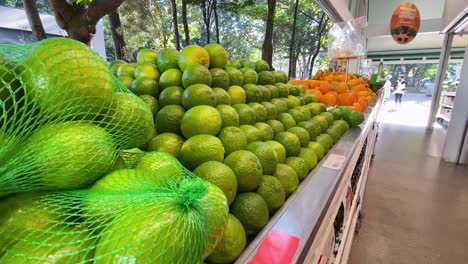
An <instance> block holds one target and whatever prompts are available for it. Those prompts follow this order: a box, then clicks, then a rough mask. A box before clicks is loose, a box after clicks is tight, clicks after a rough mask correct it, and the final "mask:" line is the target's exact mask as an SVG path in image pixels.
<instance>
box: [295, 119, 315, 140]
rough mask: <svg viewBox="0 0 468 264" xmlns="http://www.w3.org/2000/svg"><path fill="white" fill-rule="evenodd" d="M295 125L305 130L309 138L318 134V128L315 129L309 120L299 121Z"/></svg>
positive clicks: (313, 138) (312, 138) (313, 137)
mask: <svg viewBox="0 0 468 264" xmlns="http://www.w3.org/2000/svg"><path fill="white" fill-rule="evenodd" d="M297 126H298V127H302V128H304V129H305V130H307V132H308V133H309V137H310V140H315V139H316V138H317V136H318V135H320V129H319V130H318V131H317V130H316V127H315V126H314V125H313V124H312V123H311V122H310V121H303V122H299V123H297Z"/></svg>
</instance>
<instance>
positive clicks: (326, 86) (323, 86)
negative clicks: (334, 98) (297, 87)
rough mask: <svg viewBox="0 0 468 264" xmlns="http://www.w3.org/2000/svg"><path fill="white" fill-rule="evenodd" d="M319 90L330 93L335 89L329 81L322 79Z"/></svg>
mask: <svg viewBox="0 0 468 264" xmlns="http://www.w3.org/2000/svg"><path fill="white" fill-rule="evenodd" d="M319 90H320V92H322V94H326V93H328V92H330V91H333V88H332V87H331V85H330V83H329V82H326V81H322V82H320V88H319Z"/></svg>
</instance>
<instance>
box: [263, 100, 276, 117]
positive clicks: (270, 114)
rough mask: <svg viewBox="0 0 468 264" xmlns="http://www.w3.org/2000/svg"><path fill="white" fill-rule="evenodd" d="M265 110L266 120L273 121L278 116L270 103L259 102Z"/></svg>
mask: <svg viewBox="0 0 468 264" xmlns="http://www.w3.org/2000/svg"><path fill="white" fill-rule="evenodd" d="M261 104H262V105H263V107H265V110H266V111H267V117H266V120H274V119H276V117H277V116H278V110H277V109H276V107H275V105H274V104H272V103H270V102H261Z"/></svg>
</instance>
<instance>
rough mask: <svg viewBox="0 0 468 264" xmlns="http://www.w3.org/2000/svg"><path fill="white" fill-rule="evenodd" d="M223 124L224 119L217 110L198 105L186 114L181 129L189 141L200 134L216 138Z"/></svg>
mask: <svg viewBox="0 0 468 264" xmlns="http://www.w3.org/2000/svg"><path fill="white" fill-rule="evenodd" d="M222 124H223V119H222V118H221V114H220V113H219V112H218V110H216V108H214V107H212V106H208V105H198V106H195V107H193V108H190V109H189V110H187V112H185V114H184V116H183V117H182V121H181V123H180V129H181V131H182V134H183V135H184V137H185V138H187V139H188V138H190V137H193V136H195V135H200V134H208V135H213V136H216V135H217V134H218V133H219V131H220V130H221V126H222Z"/></svg>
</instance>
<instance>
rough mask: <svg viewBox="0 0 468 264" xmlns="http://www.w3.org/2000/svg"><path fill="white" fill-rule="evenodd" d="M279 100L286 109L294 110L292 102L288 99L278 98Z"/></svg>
mask: <svg viewBox="0 0 468 264" xmlns="http://www.w3.org/2000/svg"><path fill="white" fill-rule="evenodd" d="M280 100H281V101H283V102H285V103H286V105H287V106H288V109H291V108H294V105H293V103H292V101H290V100H289V99H288V98H280Z"/></svg>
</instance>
